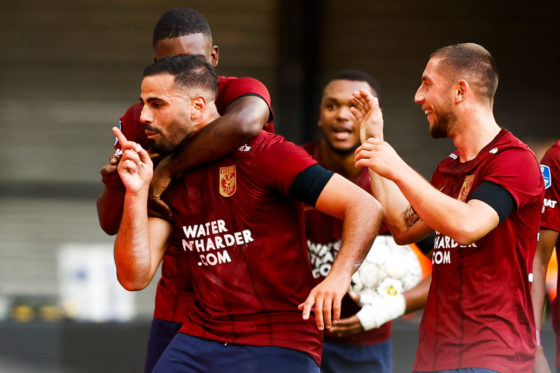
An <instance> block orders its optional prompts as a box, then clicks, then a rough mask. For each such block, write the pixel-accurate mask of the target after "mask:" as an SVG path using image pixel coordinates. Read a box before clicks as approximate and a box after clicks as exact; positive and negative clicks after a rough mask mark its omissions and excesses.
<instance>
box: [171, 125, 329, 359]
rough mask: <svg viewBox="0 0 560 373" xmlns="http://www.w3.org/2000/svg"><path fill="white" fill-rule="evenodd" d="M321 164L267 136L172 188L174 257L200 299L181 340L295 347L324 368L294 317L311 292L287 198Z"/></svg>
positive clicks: (313, 337) (295, 209) (295, 215)
mask: <svg viewBox="0 0 560 373" xmlns="http://www.w3.org/2000/svg"><path fill="white" fill-rule="evenodd" d="M315 163H316V162H315V161H314V160H313V159H312V158H311V157H310V156H309V155H308V154H307V153H305V151H304V150H303V149H301V148H300V147H298V146H296V145H294V144H292V143H290V142H287V141H285V139H284V138H283V137H281V136H278V135H274V134H271V133H268V132H264V131H263V132H261V134H260V135H259V136H257V137H256V138H255V139H254V140H252V141H251V142H249V143H248V144H247V145H246V146H244V147H242V148H240V149H239V150H238V151H236V152H234V153H233V154H232V155H231V156H229V157H226V158H224V159H222V160H220V161H217V162H214V163H211V164H208V165H206V166H204V167H200V168H197V169H195V170H193V171H192V172H189V173H188V174H186V175H184V176H183V177H182V179H180V180H178V181H177V182H175V183H173V184H172V185H171V186H170V187H169V189H168V191H167V192H166V193H165V194H164V196H163V198H164V200H165V201H166V202H167V203H168V204H169V206H170V207H171V208H172V210H173V233H172V241H173V242H172V245H171V246H170V249H169V251H171V250H173V255H178V256H181V255H182V256H183V257H184V258H185V259H186V261H187V263H188V269H185V271H188V273H190V274H192V278H193V282H192V283H193V287H194V290H195V297H196V301H195V303H194V306H193V307H192V308H191V309H190V310H189V312H188V314H187V318H186V320H184V322H183V327H182V328H181V330H180V331H181V332H183V333H186V334H190V335H193V336H196V337H201V338H206V339H212V340H216V341H221V342H227V343H236V344H247V345H257V346H279V347H285V348H291V349H295V350H299V351H302V352H305V353H307V354H309V355H310V356H311V357H312V358H313V359H315V361H317V363H318V364H319V363H320V356H321V344H322V337H321V333H320V332H319V330H318V329H317V326H316V323H315V320H314V318H310V320H307V321H304V320H303V319H302V314H301V311H299V310H298V305H299V304H301V303H302V302H303V301H305V299H306V298H307V296H308V294H309V292H310V291H311V289H312V287H313V278H312V276H311V268H310V264H309V257H308V254H307V247H306V245H305V230H304V214H303V204H302V203H301V202H297V201H294V200H292V199H290V198H289V197H288V193H289V190H290V187H291V185H292V182H293V180H294V179H295V177H296V176H297V175H298V174H299V173H300V172H301V171H303V170H305V169H306V168H308V167H310V166H311V165H313V164H315Z"/></svg>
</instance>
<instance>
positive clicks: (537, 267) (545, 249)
mask: <svg viewBox="0 0 560 373" xmlns="http://www.w3.org/2000/svg"><path fill="white" fill-rule="evenodd" d="M559 234H560V233H559V232H558V231H555V230H551V229H542V228H541V230H540V232H539V242H538V243H537V251H536V252H535V258H534V259H533V286H532V288H531V299H532V302H533V312H534V314H535V326H536V329H537V331H538V332H540V331H541V330H542V321H543V312H544V298H545V295H546V271H547V268H548V263H549V262H550V257H551V256H552V251H553V250H554V246H555V245H556V242H557V241H558V235H559ZM533 371H534V372H550V367H549V366H548V363H547V361H546V357H545V356H544V351H543V348H542V345H538V346H537V354H536V356H535V367H534V368H533Z"/></svg>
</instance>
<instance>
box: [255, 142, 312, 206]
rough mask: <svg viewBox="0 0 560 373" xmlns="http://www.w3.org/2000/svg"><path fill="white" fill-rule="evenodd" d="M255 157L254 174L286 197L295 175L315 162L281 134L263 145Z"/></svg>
mask: <svg viewBox="0 0 560 373" xmlns="http://www.w3.org/2000/svg"><path fill="white" fill-rule="evenodd" d="M257 159H258V160H257V162H256V163H255V175H258V177H259V178H260V179H261V181H262V183H263V184H264V185H266V186H267V187H269V188H274V189H277V190H279V191H280V193H281V194H282V195H283V196H286V197H287V196H289V192H290V188H291V187H292V184H293V182H294V180H295V178H296V176H297V175H299V173H300V172H302V171H304V170H306V169H307V168H309V167H311V166H312V165H314V164H317V161H315V160H314V159H313V158H311V156H310V155H309V154H307V152H306V151H305V150H304V149H302V148H301V147H299V146H297V145H296V144H294V143H291V142H289V141H286V140H285V139H284V138H283V137H281V136H277V137H276V139H275V140H273V141H270V142H268V143H267V144H266V145H265V146H263V147H262V148H261V149H260V151H259V154H258V158H257Z"/></svg>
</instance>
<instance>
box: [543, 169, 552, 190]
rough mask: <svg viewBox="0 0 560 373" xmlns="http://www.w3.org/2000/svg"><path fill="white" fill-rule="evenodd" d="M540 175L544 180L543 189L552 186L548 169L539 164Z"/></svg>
mask: <svg viewBox="0 0 560 373" xmlns="http://www.w3.org/2000/svg"><path fill="white" fill-rule="evenodd" d="M541 174H542V177H543V180H544V189H547V188H548V187H550V186H551V185H552V175H551V174H550V167H548V166H545V165H544V164H541Z"/></svg>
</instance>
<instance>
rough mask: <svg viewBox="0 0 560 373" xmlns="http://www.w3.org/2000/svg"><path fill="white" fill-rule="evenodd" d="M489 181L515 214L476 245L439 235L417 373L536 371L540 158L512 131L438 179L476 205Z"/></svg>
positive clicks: (450, 164)
mask: <svg viewBox="0 0 560 373" xmlns="http://www.w3.org/2000/svg"><path fill="white" fill-rule="evenodd" d="M485 181H488V182H492V183H495V184H498V185H500V186H502V187H503V188H504V189H506V190H507V191H508V192H509V193H510V194H511V196H512V197H513V199H514V201H515V208H514V209H513V211H512V212H511V213H510V214H509V216H508V217H507V219H505V220H504V221H503V222H501V223H500V224H499V225H498V226H497V227H496V228H495V229H494V230H493V231H491V232H490V233H488V234H487V235H486V236H485V237H483V238H481V239H480V240H478V241H476V242H474V243H472V244H470V245H468V246H460V245H459V244H458V243H457V242H455V241H454V240H453V239H452V238H450V237H448V236H445V235H442V234H440V233H438V232H436V238H435V241H434V251H433V255H432V264H433V267H432V283H431V287H430V292H429V295H428V303H427V305H426V309H425V310H424V315H423V318H422V322H421V324H420V330H419V344H418V350H417V353H416V361H415V363H414V370H415V371H432V370H443V369H460V368H473V367H477V368H487V369H493V370H496V371H499V372H502V373H506V372H530V371H531V369H532V366H533V360H534V356H535V323H534V316H533V308H532V304H531V294H530V288H529V286H530V284H529V273H531V272H532V261H533V256H534V254H535V248H536V243H537V234H538V229H539V221H540V212H541V207H542V198H543V194H544V188H543V179H542V177H541V175H540V172H539V168H538V163H537V160H536V158H535V156H534V154H533V153H532V152H531V151H530V150H529V148H528V147H527V146H526V145H525V144H523V143H522V142H521V141H519V140H518V139H517V138H515V137H514V136H513V135H512V134H511V133H510V132H509V131H507V130H501V132H500V133H499V134H498V135H497V136H496V137H495V138H494V140H492V142H490V144H488V145H487V146H486V147H484V148H483V149H482V150H481V151H480V153H479V154H478V155H477V156H476V158H474V159H473V160H471V161H468V162H463V163H461V162H460V160H459V156H458V154H457V152H455V153H453V154H451V155H450V156H449V157H447V158H446V159H445V160H443V161H442V162H440V164H439V165H438V167H437V169H436V171H435V173H434V175H433V178H432V184H433V185H434V186H435V187H436V188H437V189H438V190H441V191H442V192H443V193H445V194H447V195H449V196H451V197H453V198H457V199H459V200H461V201H468V200H469V198H470V195H471V193H472V192H473V191H474V190H475V189H476V188H477V187H478V186H479V185H480V184H481V183H482V182H485Z"/></svg>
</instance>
